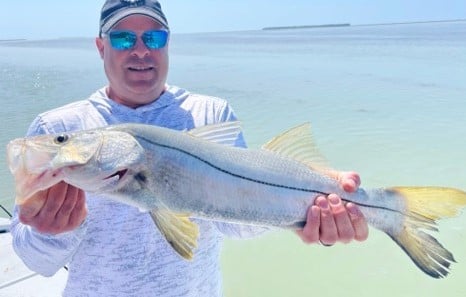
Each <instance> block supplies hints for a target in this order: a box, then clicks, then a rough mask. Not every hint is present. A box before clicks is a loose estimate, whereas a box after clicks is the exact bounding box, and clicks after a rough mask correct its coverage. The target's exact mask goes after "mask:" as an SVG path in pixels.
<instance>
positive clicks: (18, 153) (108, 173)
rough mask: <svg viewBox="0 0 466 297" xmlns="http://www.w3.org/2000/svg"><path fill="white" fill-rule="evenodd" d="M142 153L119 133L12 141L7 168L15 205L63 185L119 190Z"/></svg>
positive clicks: (81, 133) (134, 142)
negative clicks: (14, 192)
mask: <svg viewBox="0 0 466 297" xmlns="http://www.w3.org/2000/svg"><path fill="white" fill-rule="evenodd" d="M142 153H143V150H142V148H141V147H140V146H139V144H138V142H137V140H136V139H135V138H134V137H132V136H131V135H130V134H128V133H125V132H121V131H106V130H102V129H95V130H84V131H79V132H70V133H61V134H55V135H39V136H33V137H26V138H19V139H15V140H12V141H11V142H10V143H9V144H8V146H7V158H8V166H9V169H10V171H11V173H12V174H13V175H14V178H15V186H16V203H17V204H23V203H24V202H25V201H26V200H27V199H29V198H30V197H32V196H33V195H34V194H35V193H37V192H39V191H41V190H44V189H47V188H49V187H51V186H53V185H55V184H57V183H58V182H60V181H65V182H67V183H69V184H71V185H73V186H76V187H78V188H81V189H83V190H85V191H92V192H98V191H105V190H108V189H109V187H115V186H118V183H119V181H120V179H121V178H122V177H123V176H124V173H125V172H126V171H127V169H128V168H131V166H134V164H135V163H137V162H139V161H140V159H141V154H142Z"/></svg>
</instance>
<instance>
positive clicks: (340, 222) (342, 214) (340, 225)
mask: <svg viewBox="0 0 466 297" xmlns="http://www.w3.org/2000/svg"><path fill="white" fill-rule="evenodd" d="M328 200H329V202H330V207H331V209H332V213H333V218H334V220H335V225H336V228H337V232H338V240H339V241H341V242H343V243H348V242H350V241H351V240H353V239H354V236H355V231H354V229H353V224H352V222H351V220H350V217H349V215H348V212H347V211H346V208H345V206H344V205H343V203H342V201H341V199H340V197H338V196H337V195H335V194H330V195H329V196H328Z"/></svg>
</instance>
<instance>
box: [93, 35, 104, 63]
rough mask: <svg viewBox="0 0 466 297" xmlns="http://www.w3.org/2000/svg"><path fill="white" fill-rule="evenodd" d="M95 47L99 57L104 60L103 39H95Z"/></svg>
mask: <svg viewBox="0 0 466 297" xmlns="http://www.w3.org/2000/svg"><path fill="white" fill-rule="evenodd" d="M95 46H96V47H97V50H99V54H100V57H101V58H102V59H103V58H104V47H105V45H104V40H103V38H101V37H96V39H95Z"/></svg>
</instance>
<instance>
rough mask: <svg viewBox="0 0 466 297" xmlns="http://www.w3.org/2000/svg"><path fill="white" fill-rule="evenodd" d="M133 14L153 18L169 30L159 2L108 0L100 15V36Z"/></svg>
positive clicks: (149, 0)
mask: <svg viewBox="0 0 466 297" xmlns="http://www.w3.org/2000/svg"><path fill="white" fill-rule="evenodd" d="M133 14H142V15H146V16H148V17H151V18H153V19H154V20H155V21H157V22H158V23H160V24H161V25H162V26H164V27H165V28H166V29H169V28H168V22H167V18H166V17H165V14H164V13H163V11H162V7H161V5H160V3H159V1H157V0H107V1H105V3H104V6H103V7H102V11H101V14H100V31H99V35H101V34H102V33H107V32H108V31H109V30H110V29H111V28H112V27H113V26H115V24H116V23H118V22H119V21H121V20H122V19H124V18H125V17H127V16H130V15H133Z"/></svg>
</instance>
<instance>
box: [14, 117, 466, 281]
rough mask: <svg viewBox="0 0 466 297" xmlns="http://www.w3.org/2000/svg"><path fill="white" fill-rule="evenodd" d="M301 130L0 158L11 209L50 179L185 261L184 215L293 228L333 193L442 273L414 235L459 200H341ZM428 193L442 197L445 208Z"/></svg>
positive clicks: (432, 271)
mask: <svg viewBox="0 0 466 297" xmlns="http://www.w3.org/2000/svg"><path fill="white" fill-rule="evenodd" d="M308 129H309V127H308V126H306V125H304V126H300V127H297V128H295V129H292V130H290V131H288V132H287V133H284V134H283V135H281V136H279V137H277V138H275V139H274V140H272V141H271V142H269V143H268V144H266V145H265V146H264V148H263V149H261V150H253V149H244V148H237V147H234V146H233V144H234V142H235V139H236V138H237V135H238V133H239V132H240V127H239V125H238V123H223V124H219V125H212V126H207V127H203V128H200V129H195V130H192V131H189V132H179V131H173V130H169V129H165V128H160V127H155V126H147V125H138V124H124V125H115V126H108V127H105V128H101V129H96V130H88V131H80V132H73V133H66V134H62V135H48V136H38V137H33V138H26V139H18V140H14V141H12V142H10V144H9V146H8V149H7V151H8V158H9V165H10V170H11V171H12V173H13V174H14V175H15V178H16V184H17V202H18V203H21V202H22V201H24V200H27V199H28V197H30V196H31V195H32V194H33V193H35V192H37V191H38V190H40V189H44V188H47V187H50V186H51V185H53V184H55V183H57V182H58V181H60V180H64V181H66V182H68V183H70V184H72V185H74V186H76V187H79V188H82V189H84V190H86V191H90V192H99V193H105V194H106V195H107V196H108V197H109V198H111V199H115V200H118V201H121V202H123V203H126V204H129V205H133V206H136V207H138V208H140V209H141V210H143V211H148V212H150V214H151V216H152V218H153V219H154V222H155V224H156V225H157V227H158V228H159V229H160V230H161V232H162V233H163V234H164V235H165V236H166V237H167V239H168V241H169V242H170V244H171V245H172V246H173V247H174V249H175V250H176V251H177V252H178V253H179V254H180V255H182V256H183V257H185V258H191V257H192V249H193V248H194V247H195V246H196V244H195V242H196V237H197V232H198V231H197V228H196V226H194V225H193V223H192V222H191V221H190V220H189V217H198V218H206V219H211V220H218V221H225V222H234V223H243V224H252V225H260V226H274V227H281V228H292V229H297V228H302V227H303V225H304V224H305V221H306V212H307V209H308V208H309V207H310V206H311V205H312V204H313V202H314V200H315V198H316V197H317V196H319V195H327V194H330V193H336V194H338V195H340V196H341V197H342V199H343V200H345V201H347V202H353V203H355V204H357V205H358V206H359V207H360V209H361V210H362V212H363V213H364V215H365V217H366V219H367V221H368V223H369V224H370V225H372V226H374V227H376V228H377V229H380V230H382V231H383V232H385V233H387V234H388V235H389V236H390V237H391V238H392V239H393V240H395V242H397V243H398V244H399V245H400V246H401V247H402V248H403V249H404V250H405V251H406V252H407V253H408V255H409V256H410V257H411V259H412V260H413V261H414V262H415V264H416V265H417V266H418V267H419V268H421V269H422V270H423V271H424V272H426V273H427V274H429V275H431V276H433V277H443V276H446V275H447V274H448V268H449V266H450V263H451V262H453V261H454V259H453V255H451V253H450V252H448V251H447V250H446V249H444V248H443V246H442V245H440V244H439V243H438V241H437V240H435V238H433V237H432V236H431V235H429V234H427V233H425V232H424V231H422V229H427V230H435V227H434V225H435V222H436V220H438V219H440V218H442V217H451V216H454V215H456V214H457V213H458V211H459V209H460V208H461V207H463V206H464V205H465V204H466V193H464V192H463V191H461V190H456V189H448V188H434V187H432V188H431V187H422V188H416V187H411V188H389V189H367V190H364V189H359V190H358V191H357V192H355V193H351V194H350V193H346V192H344V191H343V190H342V189H341V188H340V186H339V184H338V182H337V181H336V180H334V179H332V178H330V177H328V176H327V175H325V174H323V173H322V172H321V171H317V170H315V169H314V168H312V166H310V164H311V163H312V162H313V159H314V158H316V154H315V150H309V149H308V148H312V147H313V144H312V141H311V139H310V137H309V136H308V132H307V130H308ZM438 196H441V197H443V196H448V197H449V203H444V202H443V203H442V201H441V199H440V200H439V199H438ZM410 197H414V198H413V199H410Z"/></svg>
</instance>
